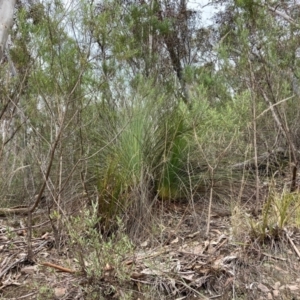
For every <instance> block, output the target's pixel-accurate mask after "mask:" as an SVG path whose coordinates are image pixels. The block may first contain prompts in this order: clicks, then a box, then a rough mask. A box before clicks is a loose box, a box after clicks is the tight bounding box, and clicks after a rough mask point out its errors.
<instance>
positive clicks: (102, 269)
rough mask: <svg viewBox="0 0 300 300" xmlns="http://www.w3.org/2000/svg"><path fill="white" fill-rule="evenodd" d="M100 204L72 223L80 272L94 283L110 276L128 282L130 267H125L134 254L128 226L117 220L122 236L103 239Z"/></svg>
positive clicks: (73, 239) (70, 231) (70, 229)
mask: <svg viewBox="0 0 300 300" xmlns="http://www.w3.org/2000/svg"><path fill="white" fill-rule="evenodd" d="M97 206H98V203H96V204H94V205H93V206H92V209H91V210H86V211H85V212H84V214H83V216H78V217H74V218H72V219H71V220H70V222H69V224H68V225H69V226H68V228H69V234H70V238H71V246H72V251H73V253H74V256H75V257H76V261H77V264H78V267H79V270H80V272H81V273H82V274H84V275H85V276H86V277H87V279H88V280H89V281H90V282H96V281H98V280H100V279H101V278H103V276H106V275H107V274H109V276H112V277H114V278H118V280H119V281H123V280H124V281H125V280H126V279H128V276H129V275H128V272H127V266H126V265H125V264H123V261H124V258H125V255H128V254H130V253H131V252H132V250H133V245H132V244H131V242H130V240H129V238H128V237H127V236H126V234H125V233H124V232H125V230H124V226H123V224H122V222H121V220H120V219H118V220H117V226H118V233H117V234H114V233H113V234H112V235H111V236H110V237H105V238H104V237H103V235H102V234H101V232H99V230H98V226H97V225H98V224H99V221H100V220H99V218H98V213H97V212H98V207H97Z"/></svg>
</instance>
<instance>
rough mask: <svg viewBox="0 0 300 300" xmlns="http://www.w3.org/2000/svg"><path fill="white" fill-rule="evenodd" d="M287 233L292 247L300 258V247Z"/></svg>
mask: <svg viewBox="0 0 300 300" xmlns="http://www.w3.org/2000/svg"><path fill="white" fill-rule="evenodd" d="M285 235H286V237H287V239H288V241H289V242H290V244H291V245H292V247H293V248H294V250H295V252H296V254H297V255H298V257H299V258H300V252H299V250H298V248H297V247H296V245H295V244H294V242H293V241H292V239H291V238H290V237H289V235H288V233H287V232H286V231H285Z"/></svg>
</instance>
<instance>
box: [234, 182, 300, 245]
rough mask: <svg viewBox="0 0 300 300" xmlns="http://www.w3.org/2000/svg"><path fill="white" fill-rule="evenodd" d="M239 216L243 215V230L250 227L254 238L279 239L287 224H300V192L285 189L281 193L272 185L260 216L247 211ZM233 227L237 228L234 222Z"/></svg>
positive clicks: (293, 225) (264, 239)
mask: <svg viewBox="0 0 300 300" xmlns="http://www.w3.org/2000/svg"><path fill="white" fill-rule="evenodd" d="M238 216H239V217H241V216H242V217H243V219H244V222H243V224H245V226H243V230H244V231H245V230H247V228H248V230H249V231H248V232H249V236H250V237H251V238H252V239H256V240H259V241H262V242H264V241H267V240H273V239H277V238H279V237H280V235H281V234H282V233H283V232H284V229H285V228H286V227H287V226H292V227H299V226H300V204H299V194H298V193H290V192H288V191H287V190H285V189H284V190H283V192H281V193H280V192H278V191H276V190H275V187H273V186H271V187H270V191H269V195H268V197H267V198H266V201H265V203H264V205H263V206H262V212H261V214H260V215H259V217H258V218H256V217H252V216H250V215H249V214H246V213H242V214H241V213H239V215H238ZM245 220H246V222H245ZM235 222H236V220H235ZM233 227H234V228H236V226H235V225H234V224H233ZM245 227H246V228H245ZM235 234H238V233H237V232H235Z"/></svg>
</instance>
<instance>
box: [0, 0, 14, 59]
mask: <svg viewBox="0 0 300 300" xmlns="http://www.w3.org/2000/svg"><path fill="white" fill-rule="evenodd" d="M15 4H16V0H0V60H1V59H2V58H3V55H4V51H5V47H6V42H7V38H8V33H9V30H10V29H11V27H12V25H13V16H14V8H15Z"/></svg>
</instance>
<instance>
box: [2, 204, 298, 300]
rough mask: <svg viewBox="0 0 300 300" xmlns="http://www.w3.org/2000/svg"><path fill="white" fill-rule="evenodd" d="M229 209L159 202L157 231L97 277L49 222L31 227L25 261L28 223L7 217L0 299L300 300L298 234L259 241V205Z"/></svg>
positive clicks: (283, 232)
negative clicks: (84, 269) (86, 271)
mask: <svg viewBox="0 0 300 300" xmlns="http://www.w3.org/2000/svg"><path fill="white" fill-rule="evenodd" d="M229 206H230V205H228V204H227V205H226V204H220V203H219V204H214V205H212V207H211V212H210V214H209V212H208V207H209V205H208V203H207V202H206V201H204V200H203V201H201V202H200V201H198V202H197V203H194V204H193V205H191V204H189V205H187V204H186V203H183V202H182V203H170V204H169V205H167V206H165V207H160V208H159V211H160V212H161V218H160V220H161V224H159V228H160V230H159V231H158V233H157V236H156V237H151V238H148V239H147V238H145V239H144V240H143V241H142V242H141V243H139V244H138V245H136V246H135V248H134V251H133V252H131V253H128V255H125V256H124V258H123V259H122V262H121V264H122V265H123V268H122V270H123V271H122V274H121V275H120V272H118V270H117V268H116V267H115V266H112V265H111V264H109V263H107V265H106V267H105V268H104V270H102V273H101V274H102V275H101V277H100V278H98V280H97V282H91V281H89V280H87V279H86V276H83V274H81V273H80V272H79V270H76V266H78V264H77V263H76V259H75V258H74V257H72V254H71V252H70V251H69V248H68V245H67V244H65V245H62V246H61V248H60V250H59V251H57V250H56V249H55V247H54V237H53V234H52V233H51V230H50V229H51V228H49V227H48V228H47V227H45V226H46V225H41V226H39V227H36V228H39V230H34V231H33V232H34V235H33V237H32V252H33V259H32V260H31V261H28V259H27V253H28V242H27V241H28V236H27V229H26V227H25V226H24V225H23V226H22V224H21V222H20V219H19V218H2V219H0V299H43V300H44V299H141V300H142V299H177V300H179V299H287V300H292V299H300V260H299V259H300V257H299V255H300V253H299V251H300V231H299V230H298V229H297V228H296V227H288V226H287V227H284V228H283V229H282V230H281V231H280V232H278V234H277V235H276V236H274V235H273V236H270V237H269V238H268V237H266V238H265V239H264V240H263V241H262V240H261V238H260V236H255V235H254V236H253V235H252V233H251V228H250V227H251V226H249V220H250V218H249V219H248V217H249V215H251V211H253V208H254V203H253V202H252V203H249V202H248V203H246V204H245V205H243V210H242V211H240V210H238V209H237V208H234V207H232V208H229ZM247 212H248V213H247ZM208 216H210V217H209V218H208ZM259 219H260V217H259V216H258V217H255V218H254V217H253V219H252V220H254V222H255V220H257V224H258V223H259ZM207 220H209V228H207ZM43 221H45V220H41V223H43ZM46 221H47V219H46ZM48 225H49V224H48ZM42 228H44V229H42ZM249 228H250V229H249ZM206 232H208V234H206ZM121 277H122V278H121Z"/></svg>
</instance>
